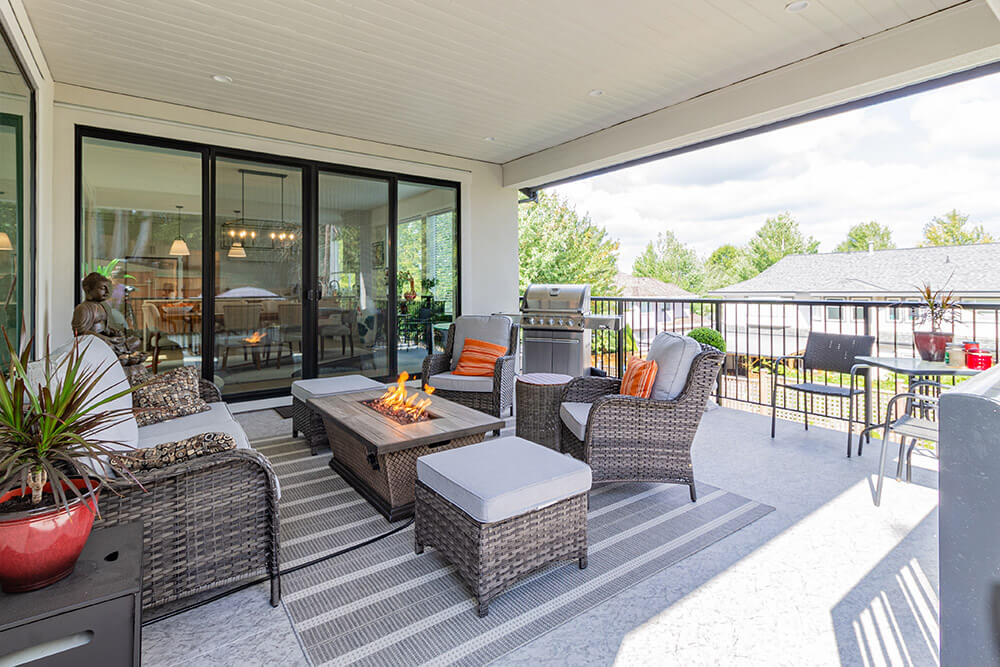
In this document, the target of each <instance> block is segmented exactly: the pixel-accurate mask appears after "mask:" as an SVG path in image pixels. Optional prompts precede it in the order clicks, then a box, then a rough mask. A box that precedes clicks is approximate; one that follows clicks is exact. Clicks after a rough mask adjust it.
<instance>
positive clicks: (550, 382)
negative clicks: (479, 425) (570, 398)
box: [514, 373, 573, 452]
mask: <svg viewBox="0 0 1000 667" xmlns="http://www.w3.org/2000/svg"><path fill="white" fill-rule="evenodd" d="M572 379H573V377H572V376H570V375H561V374H559V373H526V374H525V375H518V376H517V382H516V384H515V389H514V396H515V399H516V401H517V408H516V414H517V429H516V433H517V435H518V437H520V438H524V439H525V440H530V441H531V442H537V443H538V444H539V445H544V446H545V447H548V448H549V449H554V450H556V451H557V452H558V451H559V434H560V432H561V429H560V422H559V401H560V400H561V399H562V393H563V389H564V388H565V387H566V385H567V384H568V383H569V381H570V380H572Z"/></svg>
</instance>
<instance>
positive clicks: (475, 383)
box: [422, 315, 518, 417]
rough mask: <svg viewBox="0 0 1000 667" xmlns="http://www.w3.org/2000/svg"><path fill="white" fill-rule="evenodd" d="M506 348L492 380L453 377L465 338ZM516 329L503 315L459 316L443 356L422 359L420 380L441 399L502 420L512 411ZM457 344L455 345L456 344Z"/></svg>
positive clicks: (450, 329) (449, 331)
mask: <svg viewBox="0 0 1000 667" xmlns="http://www.w3.org/2000/svg"><path fill="white" fill-rule="evenodd" d="M466 337H468V338H477V339H479V340H485V341H488V342H491V343H498V344H501V345H502V344H506V345H507V354H505V355H504V356H502V357H500V358H499V359H497V360H496V365H495V367H494V370H493V377H479V376H468V375H454V374H453V373H452V371H453V370H455V366H456V365H457V364H458V358H459V357H460V356H461V352H462V348H461V345H462V344H463V343H464V341H465V338H466ZM517 338H518V326H517V325H516V324H512V323H511V320H510V318H509V317H505V316H503V315H462V316H461V317H459V318H458V319H457V320H456V321H455V322H454V323H452V325H451V326H450V327H448V338H447V341H446V342H445V349H444V352H442V353H438V354H429V355H427V357H426V358H425V359H424V365H423V375H422V377H423V380H424V382H425V383H427V384H429V385H430V386H432V387H434V390H435V393H436V394H437V395H438V396H440V397H441V398H446V399H448V400H449V401H455V402H456V403H460V404H462V405H464V406H467V407H470V408H472V409H474V410H479V411H480V412H485V413H486V414H489V415H493V416H494V417H502V416H504V415H505V414H506V413H508V412H510V411H511V410H513V408H514V363H515V361H516V359H517ZM456 341H457V342H456Z"/></svg>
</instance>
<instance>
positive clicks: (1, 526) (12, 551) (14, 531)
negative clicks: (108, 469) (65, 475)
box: [0, 479, 97, 593]
mask: <svg viewBox="0 0 1000 667" xmlns="http://www.w3.org/2000/svg"><path fill="white" fill-rule="evenodd" d="M73 482H74V483H75V484H76V488H78V489H80V490H81V491H83V490H84V489H86V485H85V484H84V483H83V480H82V479H79V480H73ZM50 489H51V487H50V485H48V484H46V485H45V490H46V491H49V490H50ZM26 493H29V494H30V493H31V491H30V490H28V491H26ZM20 495H21V490H20V489H15V490H14V491H11V492H10V493H8V494H6V495H5V496H3V497H0V502H5V501H7V500H10V499H11V498H16V497H18V496H20ZM96 512H97V493H96V492H94V493H84V497H83V499H82V500H81V499H80V498H75V497H74V498H73V499H71V500H70V501H69V511H67V510H66V508H64V507H45V508H40V509H37V510H29V511H27V512H16V513H11V514H0V588H3V591H4V592H5V593H23V592H25V591H33V590H36V589H39V588H43V587H45V586H48V585H49V584H54V583H55V582H57V581H59V580H60V579H62V578H64V577H67V576H69V574H70V573H71V572H72V571H73V566H74V565H76V560H77V558H79V557H80V552H81V551H83V547H84V545H85V544H86V543H87V538H88V537H90V529H91V527H93V525H94V515H95V514H96Z"/></svg>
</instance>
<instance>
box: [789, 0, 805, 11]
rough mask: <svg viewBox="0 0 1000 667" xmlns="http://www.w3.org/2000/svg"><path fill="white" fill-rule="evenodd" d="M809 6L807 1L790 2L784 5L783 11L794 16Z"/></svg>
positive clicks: (796, 0) (793, 0)
mask: <svg viewBox="0 0 1000 667" xmlns="http://www.w3.org/2000/svg"><path fill="white" fill-rule="evenodd" d="M808 6H809V0H792V2H789V3H788V4H786V5H785V11H786V12H788V13H789V14H795V13H797V12H801V11H802V10H803V9H805V8H807V7H808Z"/></svg>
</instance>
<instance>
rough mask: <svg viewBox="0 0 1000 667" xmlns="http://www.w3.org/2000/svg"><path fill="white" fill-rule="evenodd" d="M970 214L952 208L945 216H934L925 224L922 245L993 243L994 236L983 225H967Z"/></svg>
mask: <svg viewBox="0 0 1000 667" xmlns="http://www.w3.org/2000/svg"><path fill="white" fill-rule="evenodd" d="M968 222H969V216H967V215H965V214H963V213H959V212H958V210H957V209H954V208H953V209H951V210H950V211H948V212H947V213H945V214H944V215H943V216H934V218H933V219H932V220H931V221H930V222H928V223H927V224H926V225H924V241H923V243H921V244H920V245H921V246H922V247H927V246H938V245H973V244H975V243H993V237H992V236H990V235H989V234H988V233H986V230H985V229H983V226H982V225H976V226H975V227H966V226H965V225H966V224H967V223H968Z"/></svg>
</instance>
